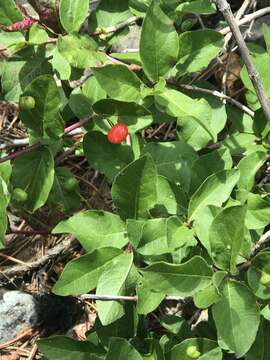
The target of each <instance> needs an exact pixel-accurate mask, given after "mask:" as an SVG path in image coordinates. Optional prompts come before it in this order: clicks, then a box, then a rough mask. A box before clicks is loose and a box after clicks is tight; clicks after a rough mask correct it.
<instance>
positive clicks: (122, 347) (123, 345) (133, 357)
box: [106, 338, 143, 360]
mask: <svg viewBox="0 0 270 360" xmlns="http://www.w3.org/2000/svg"><path fill="white" fill-rule="evenodd" d="M116 359H117V360H127V359H128V360H143V358H142V357H141V355H140V354H139V353H138V351H137V350H136V349H135V348H134V347H133V346H132V345H131V344H130V343H129V342H128V341H127V340H126V339H122V338H111V341H110V344H109V349H108V353H107V356H106V360H116Z"/></svg>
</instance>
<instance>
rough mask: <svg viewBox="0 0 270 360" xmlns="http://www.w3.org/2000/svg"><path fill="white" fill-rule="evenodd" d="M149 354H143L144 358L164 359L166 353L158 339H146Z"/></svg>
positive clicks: (150, 359) (145, 359)
mask: <svg viewBox="0 0 270 360" xmlns="http://www.w3.org/2000/svg"><path fill="white" fill-rule="evenodd" d="M144 342H145V344H146V346H147V350H148V351H147V354H142V355H141V356H142V358H143V360H164V359H165V358H164V353H163V349H162V348H161V345H160V343H159V341H158V339H153V338H150V339H145V340H144Z"/></svg>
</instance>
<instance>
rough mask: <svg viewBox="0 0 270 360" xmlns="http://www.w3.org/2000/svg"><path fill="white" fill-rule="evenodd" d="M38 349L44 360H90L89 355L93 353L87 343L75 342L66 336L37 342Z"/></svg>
mask: <svg viewBox="0 0 270 360" xmlns="http://www.w3.org/2000/svg"><path fill="white" fill-rule="evenodd" d="M38 349H39V351H40V352H41V353H42V354H43V355H45V357H46V360H73V359H76V360H91V359H92V358H91V355H90V354H91V353H93V347H92V346H91V344H90V343H89V342H87V341H85V342H82V341H76V340H73V339H71V338H69V337H67V336H52V337H49V338H47V339H41V340H38ZM93 360H94V359H93Z"/></svg>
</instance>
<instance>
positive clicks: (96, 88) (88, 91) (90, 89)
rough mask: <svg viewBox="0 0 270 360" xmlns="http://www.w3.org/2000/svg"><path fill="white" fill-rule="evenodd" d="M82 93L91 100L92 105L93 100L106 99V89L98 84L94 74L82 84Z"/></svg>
mask: <svg viewBox="0 0 270 360" xmlns="http://www.w3.org/2000/svg"><path fill="white" fill-rule="evenodd" d="M82 93H83V94H84V95H85V96H86V97H87V98H88V99H89V100H90V101H91V104H92V105H93V104H94V103H95V102H97V101H99V100H101V99H106V97H107V96H106V91H105V90H103V89H102V87H101V86H100V85H99V83H98V81H97V79H96V77H95V76H90V77H89V78H88V79H87V80H86V81H85V82H84V83H83V86H82Z"/></svg>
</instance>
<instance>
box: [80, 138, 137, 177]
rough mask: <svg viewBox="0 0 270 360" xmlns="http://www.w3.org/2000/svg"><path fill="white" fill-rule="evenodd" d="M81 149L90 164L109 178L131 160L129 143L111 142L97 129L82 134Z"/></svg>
mask: <svg viewBox="0 0 270 360" xmlns="http://www.w3.org/2000/svg"><path fill="white" fill-rule="evenodd" d="M83 151H84V154H85V156H86V158H87V160H88V162H89V163H90V164H91V166H93V167H94V168H95V169H96V170H98V171H99V172H101V173H103V174H105V175H106V176H107V177H108V178H109V179H111V180H112V179H114V177H115V176H116V175H117V174H118V173H119V171H121V170H122V169H123V168H124V167H125V166H127V165H128V164H129V163H131V162H132V160H133V154H132V148H131V147H130V146H129V145H126V144H123V143H122V144H117V145H115V144H111V143H110V142H109V141H108V139H107V136H105V135H103V134H102V133H100V132H98V131H90V132H88V133H87V134H86V135H85V136H84V139H83Z"/></svg>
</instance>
